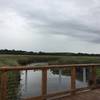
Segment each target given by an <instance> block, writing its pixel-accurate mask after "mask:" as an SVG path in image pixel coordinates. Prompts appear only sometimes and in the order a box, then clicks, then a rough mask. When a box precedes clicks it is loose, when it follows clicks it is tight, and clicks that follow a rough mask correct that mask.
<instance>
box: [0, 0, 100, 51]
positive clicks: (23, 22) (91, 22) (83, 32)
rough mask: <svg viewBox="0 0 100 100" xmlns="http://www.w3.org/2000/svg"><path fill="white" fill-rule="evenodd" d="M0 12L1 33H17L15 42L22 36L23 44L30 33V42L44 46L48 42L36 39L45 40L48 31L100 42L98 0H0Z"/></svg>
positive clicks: (96, 42) (53, 35) (81, 39)
mask: <svg viewBox="0 0 100 100" xmlns="http://www.w3.org/2000/svg"><path fill="white" fill-rule="evenodd" d="M0 13H1V14H0V36H1V37H4V34H8V37H9V36H12V38H14V36H15V39H14V40H15V41H16V42H17V39H19V38H20V39H19V40H20V41H19V42H21V41H22V40H23V44H22V45H25V44H24V41H25V40H26V37H28V39H31V41H30V42H29V43H31V44H32V40H33V41H35V43H36V44H34V46H36V45H38V46H36V48H38V47H39V46H41V44H43V45H42V46H44V47H45V45H46V44H45V45H44V43H45V42H41V43H40V42H37V41H36V39H39V40H40V41H43V38H44V37H46V38H48V35H49V36H51V37H52V39H53V38H54V37H55V35H58V36H59V35H60V36H61V35H62V36H65V37H69V39H72V38H73V41H74V40H75V41H76V39H77V41H83V42H84V43H85V44H86V42H88V43H87V44H89V43H90V44H91V43H92V44H98V45H99V44H100V28H99V26H100V20H99V18H100V1H99V0H84V1H83V0H12V1H11V0H0ZM5 16H6V17H5ZM13 34H14V35H13ZM23 34H25V35H24V36H25V38H24V37H23ZM28 34H29V35H30V36H29V35H28ZM32 37H33V38H32ZM7 39H8V38H7ZM7 39H6V40H7ZM10 39H11V37H10ZM59 39H60V38H59ZM67 39H68V38H67ZM69 39H68V40H69ZM50 40H51V39H50ZM2 41H3V40H2ZM51 41H52V40H51ZM55 41H56V39H55ZM55 41H54V40H53V42H55ZM57 41H58V40H57ZM16 42H15V44H16ZM66 42H67V40H66ZM55 43H56V42H55ZM76 44H78V42H76ZM12 47H13V46H12ZM23 48H24V47H23ZM30 48H31V46H30ZM48 48H49V47H48ZM80 48H81V46H80ZM52 50H53V49H52Z"/></svg>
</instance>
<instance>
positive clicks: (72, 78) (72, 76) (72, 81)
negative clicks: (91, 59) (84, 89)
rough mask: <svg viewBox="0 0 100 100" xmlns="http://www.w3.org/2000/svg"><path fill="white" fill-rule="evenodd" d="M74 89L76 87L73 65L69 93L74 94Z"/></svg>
mask: <svg viewBox="0 0 100 100" xmlns="http://www.w3.org/2000/svg"><path fill="white" fill-rule="evenodd" d="M75 89H76V67H75V66H73V67H72V68H71V90H72V92H71V94H72V95H73V94H75Z"/></svg>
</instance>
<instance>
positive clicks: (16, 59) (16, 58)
mask: <svg viewBox="0 0 100 100" xmlns="http://www.w3.org/2000/svg"><path fill="white" fill-rule="evenodd" d="M34 62H48V63H49V64H84V63H85V64H86V63H100V57H98V56H97V57H96V56H47V55H46V56H43V55H37V56H36V55H31V56H30V55H0V66H17V65H27V64H30V63H34Z"/></svg>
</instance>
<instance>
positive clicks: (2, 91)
mask: <svg viewBox="0 0 100 100" xmlns="http://www.w3.org/2000/svg"><path fill="white" fill-rule="evenodd" d="M77 67H80V68H90V70H91V73H92V74H91V80H92V85H91V86H88V87H85V88H78V89H77V88H76V74H77V73H76V68H77ZM98 67H100V64H70V65H48V66H44V67H34V66H30V67H26V66H16V67H8V66H7V67H1V68H0V73H1V74H0V75H1V77H0V80H1V81H0V82H1V83H0V100H7V95H8V94H7V82H8V77H7V72H9V71H13V72H16V71H25V70H41V71H42V82H41V84H42V85H41V86H42V87H41V93H42V95H41V96H38V97H30V98H22V100H46V99H48V98H52V97H57V96H62V95H67V94H70V95H74V94H75V93H77V92H79V91H83V90H87V89H89V90H90V89H94V88H96V87H97V85H96V68H98ZM55 68H57V69H66V68H71V89H70V90H69V91H67V89H66V91H63V92H58V93H51V94H47V71H48V70H49V69H55Z"/></svg>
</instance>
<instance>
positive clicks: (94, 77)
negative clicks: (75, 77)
mask: <svg viewBox="0 0 100 100" xmlns="http://www.w3.org/2000/svg"><path fill="white" fill-rule="evenodd" d="M91 77H92V82H93V84H92V86H91V88H92V89H94V88H95V87H96V67H95V66H92V75H91Z"/></svg>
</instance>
